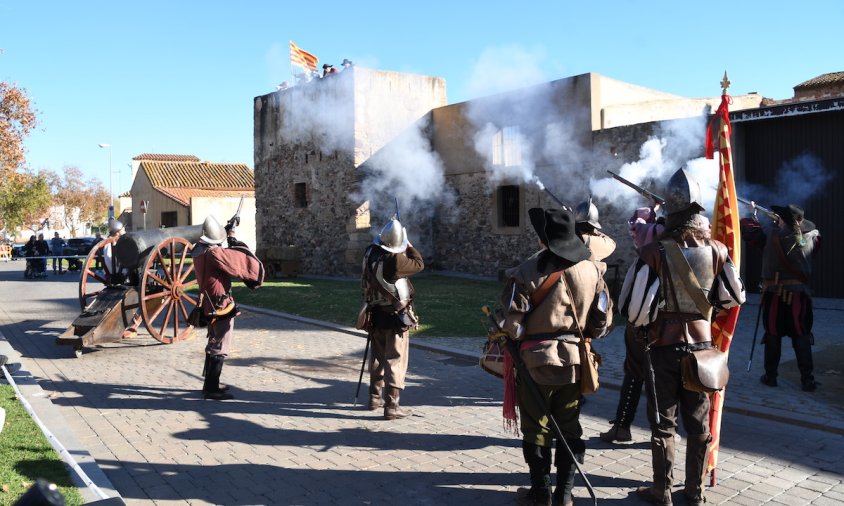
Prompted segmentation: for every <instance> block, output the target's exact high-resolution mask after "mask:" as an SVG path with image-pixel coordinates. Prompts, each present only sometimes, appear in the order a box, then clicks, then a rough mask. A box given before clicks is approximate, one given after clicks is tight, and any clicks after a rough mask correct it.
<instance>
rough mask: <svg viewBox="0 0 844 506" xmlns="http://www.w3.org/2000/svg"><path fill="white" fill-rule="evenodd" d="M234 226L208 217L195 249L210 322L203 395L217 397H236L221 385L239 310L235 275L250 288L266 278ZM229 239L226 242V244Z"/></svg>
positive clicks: (198, 281) (201, 289)
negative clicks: (235, 295) (234, 285)
mask: <svg viewBox="0 0 844 506" xmlns="http://www.w3.org/2000/svg"><path fill="white" fill-rule="evenodd" d="M235 226H236V223H234V222H232V221H230V222H229V224H228V225H226V227H225V228H224V227H223V226H222V225H220V223H219V222H218V221H217V220H216V219H214V217H213V216H209V217H207V218H205V222H204V223H203V224H202V236H201V237H200V238H199V242H198V243H197V244H196V246H194V248H193V252H192V256H193V266H194V269H195V271H196V280H197V283H198V284H199V292H200V302H199V303H200V305H201V307H202V313H203V315H204V317H205V319H206V321H207V322H208V344H207V345H206V346H205V367H204V369H203V373H204V375H205V382H204V383H203V385H202V395H203V396H204V397H205V398H206V399H212V400H217V401H222V400H227V399H232V398H234V396H233V395H232V394H230V393H229V392H228V391H227V390H228V388H227V387H220V374H221V373H222V372H223V362H224V361H225V359H226V356H227V355H228V354H229V350H230V349H231V342H232V339H233V338H234V318H235V317H236V316H237V315H238V314H240V312H239V311H238V310H237V306H236V305H235V302H234V297H232V293H231V287H232V278H237V279H240V280H241V281H243V284H245V285H246V286H247V288H250V289H255V288H258V287H259V286H261V284H262V283H263V282H264V265H263V264H262V263H261V261H260V260H258V258H257V257H255V255H254V254H253V253H252V252H251V251H250V250H249V248H248V247H247V246H246V244H244V243H242V242H240V241H238V240H237V239H236V238H235ZM226 242H227V243H228V244H227V246H226V245H224V244H223V243H226Z"/></svg>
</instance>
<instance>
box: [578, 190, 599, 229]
mask: <svg viewBox="0 0 844 506" xmlns="http://www.w3.org/2000/svg"><path fill="white" fill-rule="evenodd" d="M574 221H575V222H576V223H588V224H590V225H592V226H593V227H595V228H597V229H599V230H600V229H601V224H600V223H599V222H598V208H597V206H595V204H593V203H592V197H591V196H590V197H589V200H587V201H586V202H581V203H580V204H578V205H577V208H576V209H575V210H574Z"/></svg>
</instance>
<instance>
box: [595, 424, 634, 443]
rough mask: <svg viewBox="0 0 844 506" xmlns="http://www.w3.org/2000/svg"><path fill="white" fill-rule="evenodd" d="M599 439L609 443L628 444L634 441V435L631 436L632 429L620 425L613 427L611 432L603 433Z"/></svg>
mask: <svg viewBox="0 0 844 506" xmlns="http://www.w3.org/2000/svg"><path fill="white" fill-rule="evenodd" d="M598 438H600V440H601V441H604V442H607V443H628V442H630V441H633V435H632V434H630V428H629V427H622V426H621V425H618V424H615V425H613V426H612V427H611V428H610V430H608V431H606V432H601V434H600V435H599V436H598Z"/></svg>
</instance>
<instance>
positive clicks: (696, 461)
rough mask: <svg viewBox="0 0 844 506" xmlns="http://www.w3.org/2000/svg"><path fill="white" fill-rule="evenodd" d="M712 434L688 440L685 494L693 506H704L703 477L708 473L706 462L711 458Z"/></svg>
mask: <svg viewBox="0 0 844 506" xmlns="http://www.w3.org/2000/svg"><path fill="white" fill-rule="evenodd" d="M710 442H712V436H711V435H710V434H697V435H694V436H689V438H688V439H687V440H686V485H685V487H683V493H684V494H686V498H687V499H688V502H689V504H690V505H692V506H699V505H700V506H702V505H703V503H704V502H705V501H704V498H703V475H704V473H705V472H706V461H707V460H708V458H709V443H710Z"/></svg>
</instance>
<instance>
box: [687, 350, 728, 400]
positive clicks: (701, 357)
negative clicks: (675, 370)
mask: <svg viewBox="0 0 844 506" xmlns="http://www.w3.org/2000/svg"><path fill="white" fill-rule="evenodd" d="M680 374H681V376H682V378H683V388H684V389H686V390H690V391H692V392H703V393H707V394H711V393H713V392H718V391H720V390H722V389H723V388H724V387H725V386H727V381H729V379H730V369H729V367H728V366H727V354H726V353H723V352H721V351H720V350H719V349H718V348H708V349H705V350H697V351H693V352H691V353H689V354H688V355H686V356H684V357H683V358H681V359H680Z"/></svg>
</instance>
